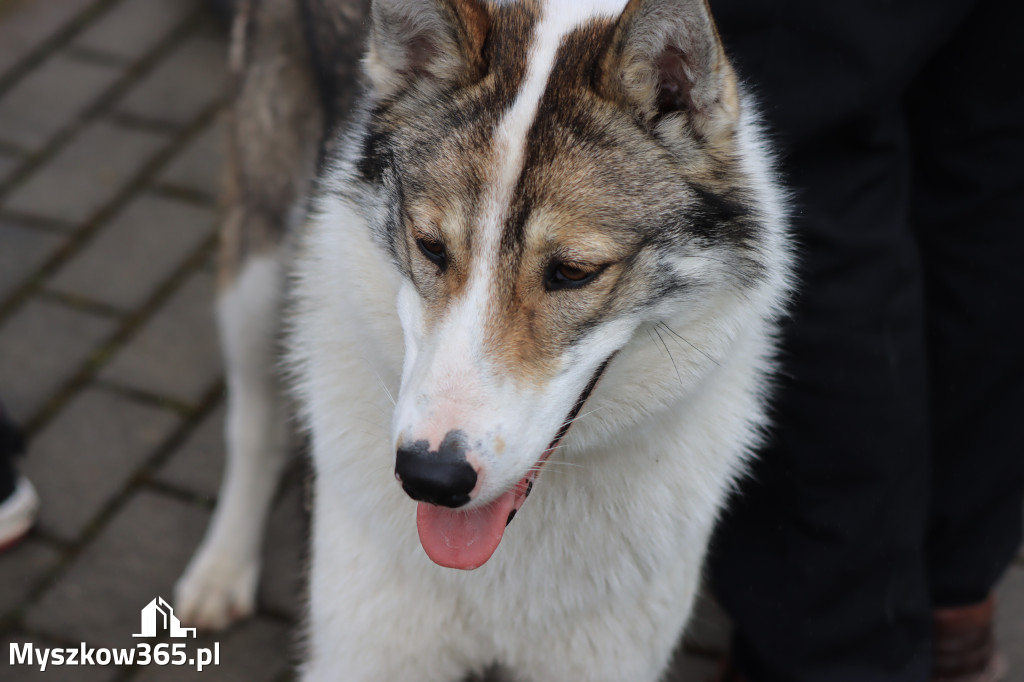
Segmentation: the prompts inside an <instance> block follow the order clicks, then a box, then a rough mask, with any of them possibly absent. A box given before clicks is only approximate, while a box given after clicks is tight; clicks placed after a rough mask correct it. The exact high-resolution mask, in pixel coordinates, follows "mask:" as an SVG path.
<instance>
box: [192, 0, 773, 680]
mask: <svg viewBox="0 0 1024 682" xmlns="http://www.w3.org/2000/svg"><path fill="white" fill-rule="evenodd" d="M319 3H320V4H321V5H322V4H324V0H319ZM342 4H343V3H342ZM372 17H373V24H372V29H371V32H370V36H369V42H368V54H367V58H366V63H365V64H366V76H367V78H366V80H367V91H366V94H365V96H364V98H363V100H362V103H361V104H360V105H359V106H358V107H357V110H356V114H355V115H354V117H353V120H352V122H351V124H350V126H349V127H348V129H347V132H346V133H345V134H344V135H343V136H337V135H334V134H328V135H327V137H326V140H327V144H325V145H324V148H326V149H328V150H333V151H328V152H327V153H326V156H325V157H324V158H325V163H324V164H323V170H322V172H321V174H320V179H319V189H318V191H317V192H316V197H315V201H314V203H313V207H314V209H313V211H312V214H311V216H310V218H309V220H308V221H307V223H306V228H305V229H304V230H303V231H302V234H301V237H300V239H299V242H298V247H297V249H296V252H295V254H294V256H293V257H289V258H290V260H291V261H292V263H291V269H292V271H293V273H294V275H295V277H294V279H295V285H294V290H293V292H292V295H291V305H290V307H289V313H288V318H287V326H288V327H289V331H288V334H287V339H288V341H287V346H288V358H289V368H290V372H291V375H292V378H293V384H294V387H295V395H296V397H297V399H298V403H299V405H300V408H301V413H302V417H303V420H304V423H305V425H306V426H307V427H308V429H309V432H310V434H311V437H312V450H313V462H314V468H315V473H316V475H315V483H314V498H313V500H314V502H313V537H312V551H311V554H312V566H311V573H310V588H309V594H310V612H309V618H308V625H307V644H308V652H307V659H306V663H305V665H304V667H303V679H304V680H306V681H307V682H320V681H326V680H339V679H340V680H346V681H348V682H363V681H365V682H370V681H374V682H378V681H381V680H389V681H393V682H402V681H404V680H409V681H412V680H423V681H425V682H431V681H436V682H454V681H455V680H459V679H462V678H463V677H465V676H466V675H467V674H472V673H477V672H480V671H483V670H485V669H488V668H490V667H492V666H495V665H496V666H499V667H500V668H502V669H504V670H506V671H508V672H509V674H510V676H511V677H512V678H513V679H517V680H523V681H524V682H528V681H529V682H546V681H548V680H550V681H552V682H553V681H555V680H585V681H588V682H589V681H593V682H602V681H608V682H612V681H615V682H622V681H629V682H645V681H647V682H654V681H655V680H658V679H659V678H660V676H661V675H662V674H663V672H664V670H665V667H666V665H667V662H668V660H669V658H670V655H671V652H672V649H673V647H674V646H675V644H676V642H677V640H678V637H679V635H680V633H681V631H682V629H683V626H684V624H685V622H686V618H687V616H688V614H689V611H690V607H691V605H692V601H693V598H694V595H695V591H696V589H697V585H698V582H699V576H700V569H701V564H702V561H703V557H704V553H705V550H706V546H707V542H708V539H709V536H710V533H711V530H712V528H713V525H714V522H715V519H716V518H717V515H718V513H719V511H720V509H721V506H722V504H723V503H724V500H725V498H726V496H727V494H728V492H729V491H730V489H731V487H732V485H733V483H734V481H735V480H736V478H737V477H738V476H739V475H740V474H741V472H742V470H743V468H744V463H745V461H746V460H747V458H748V457H749V456H750V454H751V452H752V451H753V449H754V448H755V447H756V445H757V443H758V440H759V438H760V435H761V433H762V430H763V428H764V426H765V423H766V418H765V400H766V394H767V389H768V385H769V380H770V375H771V371H772V354H773V349H774V345H773V334H774V330H775V322H776V319H777V317H778V316H779V315H780V314H781V310H782V307H783V302H784V299H785V296H786V292H787V290H788V272H789V260H790V256H789V249H788V246H787V240H786V235H785V215H784V211H783V202H782V198H781V193H780V191H779V190H778V188H777V187H776V184H775V178H774V176H773V172H772V170H771V165H770V162H769V159H768V155H767V153H766V151H765V149H764V147H763V142H762V139H761V135H760V132H759V130H758V128H757V124H756V121H755V119H754V116H753V115H752V113H751V108H750V104H749V102H747V101H746V100H745V99H744V98H743V96H742V94H741V93H740V91H739V87H738V85H737V83H736V79H735V76H734V74H733V72H732V69H731V67H730V65H729V63H728V60H727V59H726V57H725V55H724V52H723V50H722V48H721V44H720V42H719V41H718V38H717V35H716V33H715V30H714V25H713V22H712V21H711V18H710V16H709V15H708V13H707V7H706V5H705V4H704V3H703V2H700V1H699V0H630V1H629V2H626V0H586V1H585V2H579V1H573V2H569V1H568V0H565V1H564V2H560V1H557V0H556V1H551V2H544V3H537V2H531V1H529V0H516V1H509V2H493V3H484V2H478V1H477V0H418V1H414V0H377V1H376V2H375V3H374V6H373V10H372ZM328 53H329V51H328ZM318 54H320V55H321V58H322V55H323V54H324V51H322V50H320V51H318ZM325 72H329V70H326V71H325V70H324V69H321V73H325ZM320 91H321V92H323V87H321V90H320ZM270 94H272V93H268V96H269V95H270ZM328 108H329V107H328ZM324 125H325V127H327V128H329V127H330V126H329V125H328V124H324ZM246 144H251V145H259V144H260V140H259V139H258V138H252V139H249V140H247V141H246ZM285 241H286V240H285ZM281 243H284V241H282V242H281ZM424 245H426V246H424ZM428 247H429V250H431V251H432V250H433V249H434V248H435V247H437V248H438V249H440V252H442V253H443V254H444V258H443V259H442V260H437V259H436V258H434V257H431V256H430V253H428V251H425V250H424V249H425V248H428ZM287 250H288V249H287V248H286V247H284V246H282V247H280V248H279V249H278V250H276V251H272V253H271V254H270V255H267V253H265V252H264V253H263V255H259V256H257V257H255V258H252V257H250V258H248V260H249V263H248V264H242V265H240V266H239V267H238V268H236V271H237V272H240V273H241V276H240V277H238V276H236V277H235V278H233V279H231V283H230V284H229V285H228V286H227V287H226V291H228V292H229V293H227V294H226V295H225V298H224V299H223V300H225V301H228V303H227V304H226V305H227V306H228V307H231V306H232V305H235V306H236V307H244V306H243V305H242V304H240V303H238V304H231V303H230V301H232V300H246V299H247V298H249V299H251V298H252V297H256V298H258V299H260V300H263V299H264V298H266V297H263V296H260V295H259V287H261V286H263V282H265V280H266V279H267V278H268V277H269V275H268V274H267V273H270V272H276V270H274V268H275V267H276V264H278V263H280V261H281V259H283V258H284V257H285V256H284V254H285V253H287ZM563 266H564V267H568V269H569V272H570V274H571V275H572V276H573V277H575V276H576V275H579V274H583V275H586V279H587V283H586V284H585V286H578V287H577V286H575V285H566V283H565V280H564V279H561V280H560V279H558V277H559V274H558V273H560V272H563ZM252 273H256V274H252ZM232 291H234V292H235V293H231V292H232ZM245 292H248V293H245ZM270 298H272V297H270ZM226 317H230V316H226ZM233 324H234V323H232V322H231V321H230V320H225V324H224V326H223V331H224V332H225V333H226V334H227V335H229V336H230V335H232V334H238V333H239V332H238V331H237V329H236V327H237V325H234V326H233ZM226 345H229V344H226ZM228 350H229V353H228V355H229V357H230V356H231V350H230V347H229V349H228ZM229 371H230V370H229ZM595 379H600V380H599V382H598V383H597V386H596V388H595V389H594V390H593V392H592V394H591V395H590V396H589V400H588V401H587V403H586V406H585V407H584V408H583V413H582V414H581V415H580V416H579V417H578V418H576V419H575V422H574V423H573V424H572V428H571V430H570V431H569V433H568V435H567V437H566V438H565V439H564V441H563V442H562V444H561V445H560V446H559V447H558V448H557V449H556V450H555V451H554V453H553V454H552V456H551V459H550V460H549V461H547V463H546V464H545V465H544V466H543V467H542V468H541V470H540V473H539V474H537V480H536V486H535V490H534V491H533V493H532V495H531V496H530V497H529V499H528V500H527V501H526V502H525V505H524V506H523V507H522V510H521V511H520V512H519V514H518V515H517V516H516V517H515V520H514V521H513V522H512V523H511V525H509V526H508V528H507V530H506V533H505V537H504V539H503V540H502V542H501V544H500V546H499V547H498V549H497V551H496V553H495V554H494V556H493V557H492V558H491V559H490V561H488V562H487V563H486V564H484V565H483V566H482V567H480V568H478V569H477V570H475V571H472V572H460V571H454V570H451V569H446V568H441V567H440V566H438V565H436V564H434V563H433V562H431V561H430V559H428V557H427V555H426V554H425V553H424V551H423V549H422V548H421V547H420V542H419V540H418V538H417V526H416V513H417V512H416V504H415V503H414V502H413V501H412V500H410V499H409V498H408V497H407V496H406V494H405V493H404V492H403V490H402V488H401V487H400V486H399V485H397V484H396V482H395V480H394V478H395V477H394V466H395V449H396V447H400V446H401V445H402V444H403V443H408V442H415V441H427V442H428V443H429V444H430V446H431V447H437V446H438V444H439V443H440V442H441V441H442V440H443V439H445V438H446V437H448V435H449V434H451V433H453V432H458V433H460V434H462V435H463V437H464V439H465V442H466V458H467V461H469V462H471V463H472V464H473V467H474V469H475V470H476V471H477V472H478V474H479V483H478V485H477V487H476V488H475V489H474V491H473V494H472V501H471V502H470V503H469V505H467V509H478V508H481V507H483V506H485V505H488V504H492V503H493V502H494V501H495V500H496V499H497V498H498V497H499V496H501V495H502V494H503V492H504V491H507V490H509V489H510V488H511V487H512V486H514V485H515V484H516V482H517V481H519V480H521V479H522V478H523V477H524V476H527V475H531V472H536V470H537V468H538V466H539V464H541V463H543V462H542V461H541V457H542V455H544V453H545V450H546V449H547V447H548V445H549V444H550V443H552V442H554V441H556V440H557V439H556V435H557V434H558V433H559V432H560V431H561V430H562V429H563V427H564V426H565V421H566V419H567V416H568V415H571V414H573V410H574V406H575V405H576V404H577V403H578V401H579V400H580V399H581V398H586V394H585V390H586V388H587V386H588V385H590V384H591V383H592V382H593V381H594V380H595ZM229 384H230V388H231V389H232V390H235V389H236V388H239V387H240V386H236V385H235V384H234V383H231V382H229ZM230 445H231V446H232V447H237V446H236V445H235V444H233V443H232V444H230ZM231 456H234V455H231ZM270 473H273V471H271V472H270ZM234 475H235V473H234V472H233V471H229V477H230V476H234ZM225 490H228V486H227V484H226V488H225ZM260 490H261V491H262V490H263V489H262V488H261V489H260ZM262 494H263V493H262V492H260V493H258V494H255V495H250V496H249V498H250V502H252V499H253V498H256V497H259V498H260V499H259V500H257V502H260V501H262V497H261V495H262ZM222 504H228V501H227V500H225V501H223V502H222ZM238 506H239V508H241V507H242V506H243V505H241V504H239V505H238ZM224 516H227V514H226V513H225V514H221V513H220V512H218V521H217V522H216V523H215V527H216V524H217V523H221V521H220V520H219V519H220V518H221V517H224ZM256 518H257V520H258V519H259V514H257V515H256ZM223 523H224V524H225V526H228V525H231V524H240V523H244V522H243V521H238V520H235V521H232V522H227V521H225V522H223ZM234 531H235V532H237V531H238V528H237V527H236V528H234ZM224 533H225V535H228V534H229V533H228V532H227V531H224ZM213 536H215V531H211V537H213ZM210 542H211V541H210V540H208V541H207V543H208V544H209V543H210ZM206 551H213V550H209V549H208V550H206ZM231 553H236V554H237V552H235V550H231V551H230V552H229V554H231ZM199 572H200V573H201V572H202V571H199ZM186 586H187V581H186ZM185 591H186V592H188V590H187V589H186V590H185ZM187 596H188V595H187V594H186V597H187ZM221 601H222V602H223V600H221ZM215 615H217V616H223V615H224V614H223V613H220V614H215ZM211 620H213V619H211Z"/></svg>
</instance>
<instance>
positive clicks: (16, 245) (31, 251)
mask: <svg viewBox="0 0 1024 682" xmlns="http://www.w3.org/2000/svg"><path fill="white" fill-rule="evenodd" d="M63 242H64V238H63V237H62V236H60V235H55V234H51V233H49V232H42V231H40V230H33V229H31V228H28V227H22V226H20V225H15V224H13V223H8V222H4V221H2V220H0V301H2V300H4V299H5V298H7V296H8V295H10V294H11V292H13V291H14V290H15V289H16V288H17V287H18V286H19V285H21V284H22V283H23V282H25V280H27V279H28V278H29V277H30V276H31V275H32V274H33V273H34V272H35V271H36V270H37V269H38V268H39V266H40V265H42V264H43V262H44V261H45V260H46V259H47V258H48V257H49V256H50V255H51V254H52V253H53V252H54V251H56V250H57V249H58V248H59V247H60V246H61V244H62V243H63Z"/></svg>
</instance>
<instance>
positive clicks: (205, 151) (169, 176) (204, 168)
mask: <svg viewBox="0 0 1024 682" xmlns="http://www.w3.org/2000/svg"><path fill="white" fill-rule="evenodd" d="M223 137H224V129H223V128H222V127H221V126H220V125H216V124H215V125H211V126H210V127H208V128H207V129H206V130H205V131H203V133H202V134H201V135H200V136H199V137H197V138H195V139H194V140H192V142H191V143H190V144H189V145H188V146H187V147H186V148H185V151H184V152H182V153H181V154H180V155H179V156H178V157H176V158H175V159H174V160H173V161H172V162H171V163H170V165H169V166H168V167H167V171H166V172H165V173H164V174H163V175H162V176H161V177H160V182H162V183H164V184H168V185H173V186H174V187H182V188H184V189H188V190H191V191H193V192H199V193H201V194H204V195H206V196H208V197H210V198H211V199H212V198H216V197H217V195H218V193H219V192H220V177H221V163H222V158H223V153H222V152H223Z"/></svg>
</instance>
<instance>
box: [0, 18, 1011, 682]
mask: <svg viewBox="0 0 1024 682" xmlns="http://www.w3.org/2000/svg"><path fill="white" fill-rule="evenodd" d="M223 51H224V44H223V40H222V37H221V35H220V33H219V32H218V31H217V30H216V29H215V28H214V27H213V26H212V25H211V24H210V23H209V20H208V19H207V18H206V17H205V16H204V14H203V12H202V9H201V7H199V6H198V5H197V4H196V3H195V2H194V1H193V0H0V392H2V395H3V398H4V400H5V401H6V402H7V403H8V405H9V407H10V408H11V410H12V411H13V412H14V414H15V415H16V416H17V418H18V419H19V420H20V421H22V422H23V423H24V424H25V425H26V426H27V427H28V429H29V430H30V431H31V433H32V436H33V440H34V442H33V448H32V453H31V457H30V458H29V459H28V460H27V461H26V462H25V469H26V471H27V473H28V475H29V476H30V477H31V478H32V480H33V481H35V483H36V484H37V487H38V488H39V491H40V494H41V496H42V498H43V508H42V513H41V517H40V523H39V526H38V528H37V529H36V530H35V531H34V532H33V534H32V535H31V537H30V538H29V539H28V540H27V541H26V542H25V543H23V544H22V545H20V546H19V547H17V548H16V549H15V550H13V551H12V552H10V553H8V554H5V555H3V556H2V557H0V640H2V642H0V643H2V644H4V645H5V646H4V653H3V655H2V657H0V658H2V659H3V663H2V664H0V666H3V672H2V673H0V678H2V679H4V680H11V681H12V682H16V681H18V680H29V679H37V678H39V677H40V676H41V674H40V673H38V672H34V671H30V670H28V669H26V668H23V667H22V668H15V669H13V670H9V669H7V666H8V658H7V653H6V652H7V650H8V647H7V646H6V643H7V642H8V641H17V642H27V641H31V642H35V643H37V644H42V645H51V646H57V645H65V646H67V645H77V644H78V643H79V642H82V641H85V642H88V643H89V644H91V645H94V646H119V647H124V646H131V645H132V644H133V643H134V642H133V641H132V639H131V635H132V633H134V632H137V628H138V626H139V610H140V609H141V608H142V607H143V606H145V604H146V603H148V602H149V600H151V599H152V598H153V597H155V596H157V595H163V596H164V597H167V598H169V597H170V596H171V589H172V585H173V583H174V580H175V578H176V577H177V575H178V574H179V573H180V571H181V569H182V568H183V566H184V564H185V562H186V560H187V558H188V557H189V554H190V552H191V551H192V549H193V547H194V546H195V544H196V542H197V541H198V539H199V537H200V535H201V533H202V531H203V528H204V527H205V524H206V522H207V519H208V517H209V514H210V509H211V507H212V504H213V500H214V497H215V495H216V489H217V483H218V481H219V477H220V467H221V457H222V445H221V438H220V423H221V420H222V418H223V409H222V402H223V400H222V390H221V377H220V364H219V358H218V355H217V349H216V337H215V333H214V329H213V323H212V317H211V305H210V303H211V290H212V270H211V265H210V261H211V256H212V252H213V247H214V223H215V211H214V201H213V197H214V195H215V189H214V188H215V186H216V168H217V162H218V161H217V160H218V156H219V154H218V143H217V140H218V138H217V134H216V128H217V113H218V109H219V107H220V101H219V98H220V92H221V85H222V75H223V69H222V61H223V60H222V57H223V55H222V53H223ZM302 478H303V474H302V471H301V465H300V463H298V462H296V464H295V466H293V468H292V470H291V472H290V474H289V476H288V478H287V480H286V483H285V484H284V485H283V486H282V491H281V494H280V498H279V500H278V502H277V506H276V509H275V512H274V516H273V518H272V520H271V523H270V528H269V530H268V536H269V540H268V547H267V551H266V566H267V572H266V575H265V576H264V581H263V585H262V587H261V603H260V609H259V614H258V615H257V617H256V618H254V619H253V620H251V621H249V622H247V623H245V624H244V625H241V626H239V627H236V628H234V629H232V630H231V631H229V632H227V633H224V634H222V635H220V636H218V637H217V638H216V639H217V640H218V641H219V642H220V643H221V649H222V665H221V666H220V667H219V668H216V669H213V670H208V671H206V672H204V673H203V674H202V675H201V676H199V675H198V674H196V673H194V672H189V671H184V670H183V669H181V668H167V669H160V668H157V667H153V666H150V667H148V668H137V669H114V668H63V669H61V668H55V669H53V670H52V671H49V672H47V673H45V675H46V679H51V680H55V681H61V680H75V681H85V682H90V681H92V680H95V681H97V682H108V681H117V682H122V681H128V680H132V681H134V680H138V681H139V682H151V681H156V680H165V679H166V680H172V679H173V680H182V679H192V678H193V677H196V678H197V679H204V680H208V681H209V680H239V681H244V682H260V681H263V680H266V681H267V682H278V681H283V680H287V679H290V673H289V664H290V662H291V660H292V656H293V654H292V652H293V651H294V646H293V645H292V642H293V639H294V628H293V624H294V622H295V617H296V612H297V610H298V609H297V604H298V602H299V597H298V594H299V589H300V588H299V575H300V568H299V567H300V563H301V559H300V557H301V555H302V552H303V549H302V543H303V537H304V534H305V527H306V521H305V518H304V515H303V511H302V494H301V486H300V481H301V480H302ZM1002 592H1003V596H1004V610H1003V612H1002V614H1001V623H1000V625H1001V632H1002V638H1003V642H1004V646H1005V647H1006V649H1007V650H1008V652H1010V654H1011V656H1012V657H1014V661H1015V663H1016V669H1017V672H1016V677H1015V678H1014V681H1015V682H1024V559H1022V565H1020V566H1017V567H1015V568H1014V569H1013V570H1012V571H1011V575H1010V577H1009V579H1008V580H1007V581H1006V583H1005V584H1004V585H1003V588H1002ZM695 620H696V623H697V625H698V628H697V630H698V631H697V632H696V633H695V635H694V636H693V637H692V638H691V639H692V641H691V642H690V646H689V649H690V651H691V652H699V654H703V655H704V656H709V655H713V654H715V653H716V652H718V651H720V650H721V646H722V640H723V637H724V634H723V633H724V631H725V630H724V628H725V626H724V625H722V619H721V618H720V617H719V616H716V615H715V614H714V613H712V612H710V611H707V610H705V611H701V612H700V613H699V614H698V616H697V617H696V619H695ZM205 641H212V639H211V638H206V640H205ZM699 654H698V653H691V654H690V655H687V656H686V657H685V658H684V660H683V661H682V663H681V669H682V670H684V671H685V672H683V673H682V674H681V675H680V679H681V680H685V681H686V682H694V681H697V680H701V679H703V678H704V677H705V676H706V674H707V672H708V670H709V669H710V663H709V659H708V658H707V657H702V656H701V655H699Z"/></svg>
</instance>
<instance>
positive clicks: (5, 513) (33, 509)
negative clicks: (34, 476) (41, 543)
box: [0, 476, 39, 552]
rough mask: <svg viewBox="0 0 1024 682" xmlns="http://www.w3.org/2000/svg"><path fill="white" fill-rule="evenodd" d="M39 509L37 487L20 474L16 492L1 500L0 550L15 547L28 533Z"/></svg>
mask: <svg viewBox="0 0 1024 682" xmlns="http://www.w3.org/2000/svg"><path fill="white" fill-rule="evenodd" d="M38 511H39V496H38V495H36V489H35V488H34V487H32V484H31V483H30V482H29V480H28V479H27V478H25V477H24V476H19V477H18V485H17V487H15V489H14V492H13V493H11V494H10V496H9V497H8V498H7V499H6V500H3V501H2V502H0V552H2V551H4V550H5V549H9V548H11V547H13V546H14V545H15V544H17V542H18V540H21V538H23V537H24V536H25V534H26V533H28V531H29V529H30V528H31V527H32V524H33V523H35V522H36V513H37V512H38Z"/></svg>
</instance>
